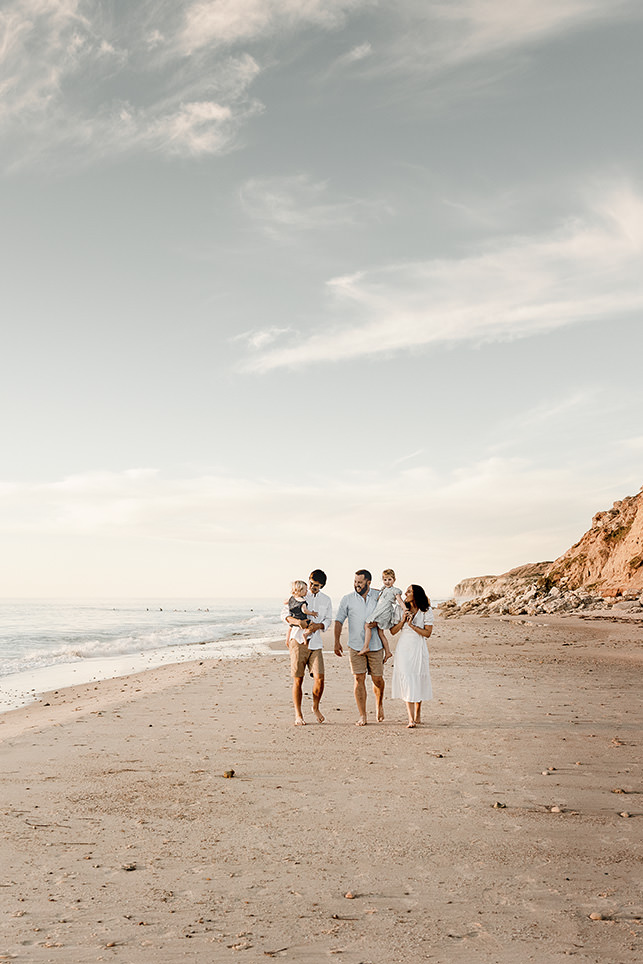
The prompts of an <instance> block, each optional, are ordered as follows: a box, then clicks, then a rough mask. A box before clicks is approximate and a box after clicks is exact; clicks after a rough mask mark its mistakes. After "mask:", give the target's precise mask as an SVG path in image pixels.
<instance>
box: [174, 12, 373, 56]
mask: <svg viewBox="0 0 643 964" xmlns="http://www.w3.org/2000/svg"><path fill="white" fill-rule="evenodd" d="M365 6H372V0H198V2H196V3H191V4H190V5H189V6H188V10H187V14H186V18H185V24H184V27H183V30H182V32H181V44H182V46H183V48H184V49H185V50H186V51H188V52H193V51H195V50H199V49H201V48H202V47H205V46H209V45H212V44H215V45H218V44H223V45H231V44H234V43H238V42H241V41H250V40H255V39H257V38H258V37H265V36H269V35H273V34H275V33H276V32H277V31H291V30H295V29H297V28H301V27H304V26H310V25H313V26H318V27H323V28H326V29H331V28H336V27H339V26H341V25H342V24H343V23H344V21H345V18H346V16H347V15H348V14H350V13H351V12H353V11H354V10H358V9H360V8H361V7H365Z"/></svg>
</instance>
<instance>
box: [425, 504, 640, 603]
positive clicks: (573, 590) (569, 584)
mask: <svg viewBox="0 0 643 964" xmlns="http://www.w3.org/2000/svg"><path fill="white" fill-rule="evenodd" d="M454 597H455V598H454V599H452V600H449V602H447V603H445V604H444V605H443V607H442V610H443V614H444V615H445V616H449V615H460V614H464V613H476V614H478V615H491V614H499V615H505V614H508V615H521V614H525V615H537V614H539V613H560V612H573V611H574V610H583V609H585V610H588V609H609V608H613V607H616V608H617V609H620V610H623V611H629V612H631V613H641V612H643V487H642V489H641V491H640V492H639V493H638V495H633V496H628V497H627V498H625V499H622V500H621V501H620V502H615V503H614V505H613V506H612V508H611V509H608V510H607V511H605V512H598V513H597V514H596V515H595V516H594V518H593V519H592V525H591V528H590V529H589V530H588V531H587V532H586V533H585V535H584V536H583V537H582V538H581V539H579V541H578V542H576V543H575V544H574V545H573V546H572V547H571V548H570V549H568V550H567V552H565V553H563V555H562V556H560V557H559V558H558V559H556V560H555V561H554V562H541V563H531V564H529V565H526V566H518V568H516V569H511V570H510V571H509V572H505V573H503V574H502V575H500V576H477V577H474V578H471V579H463V580H462V582H459V583H458V585H457V586H456V587H455V590H454Z"/></svg>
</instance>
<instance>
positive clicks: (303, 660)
mask: <svg viewBox="0 0 643 964" xmlns="http://www.w3.org/2000/svg"><path fill="white" fill-rule="evenodd" d="M288 648H289V650H290V675H291V676H292V677H293V679H295V678H297V679H301V678H302V677H303V676H305V675H306V669H309V670H310V672H311V673H312V674H313V676H323V675H324V654H323V652H322V650H321V649H308V647H307V646H306V644H305V643H298V642H297V640H296V639H291V640H290V642H289V643H288Z"/></svg>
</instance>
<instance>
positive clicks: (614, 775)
mask: <svg viewBox="0 0 643 964" xmlns="http://www.w3.org/2000/svg"><path fill="white" fill-rule="evenodd" d="M529 622H530V624H529V625H526V624H525V622H520V620H516V619H507V620H505V619H479V618H477V617H463V618H460V619H449V620H443V619H440V618H438V620H437V622H436V630H435V632H434V635H433V636H432V637H431V640H430V642H431V646H430V651H431V666H432V676H433V684H434V693H435V698H434V700H432V701H431V702H428V703H426V704H425V707H424V712H423V719H424V725H423V726H421V727H418V728H417V729H414V730H407V729H406V727H405V725H404V723H405V718H406V711H405V708H404V704H403V703H402V702H401V701H399V700H391V699H388V698H387V699H386V700H385V711H386V717H387V718H386V721H385V722H384V723H382V724H376V723H374V722H372V721H373V709H374V702H373V697H372V694H371V693H370V687H369V697H368V710H369V716H370V720H371V723H370V724H369V726H367V727H365V728H359V727H356V726H355V725H354V723H355V720H356V708H355V703H354V699H353V691H352V689H353V688H352V677H351V674H350V668H349V665H348V659H347V658H346V657H344V658H343V659H339V658H337V657H335V656H334V655H333V654H332V652H330V651H329V649H330V647H331V645H332V642H331V639H330V634H326V636H325V642H324V649H325V661H326V691H325V694H324V698H323V700H322V710H323V712H324V714H325V715H326V718H327V721H328V722H327V723H325V724H323V725H319V724H314V723H313V722H312V715H311V710H310V706H311V702H310V696H311V687H310V682H309V681H308V679H306V680H305V681H304V694H305V696H304V714H305V716H306V719H307V721H308V723H309V725H307V726H305V727H294V726H293V725H292V723H293V711H292V702H291V680H290V674H289V661H288V657H287V655H286V653H285V651H283V650H282V651H280V652H275V651H272V652H270V653H267V654H265V655H262V656H260V657H257V658H256V659H255V660H254V661H253V660H252V659H250V660H247V659H243V660H234V659H232V660H226V659H219V660H198V661H194V662H189V663H188V662H185V663H180V664H168V665H166V666H162V667H158V668H156V669H153V670H149V669H148V670H145V671H143V672H139V673H136V674H134V675H132V676H127V677H121V678H116V679H109V680H104V681H102V682H100V683H89V684H83V685H79V686H74V687H72V688H68V689H65V690H59V691H58V692H55V691H53V692H51V693H49V694H47V695H46V696H43V698H42V699H41V701H40V702H39V703H34V704H31V705H29V706H27V707H23V708H21V709H17V710H13V711H10V712H8V713H5V714H3V716H2V717H1V718H0V754H1V756H2V765H3V772H4V774H5V781H4V783H5V802H4V806H3V808H2V811H0V822H1V823H2V835H0V860H1V865H2V867H3V879H2V883H3V886H2V888H0V901H1V902H2V907H3V910H4V911H5V920H6V922H7V926H6V936H5V943H4V948H3V950H4V953H5V956H6V957H7V959H10V960H16V961H19V962H25V964H27V962H28V964H45V962H51V961H55V962H60V964H88V962H90V961H114V962H116V964H143V962H147V961H149V960H151V959H153V960H155V961H159V962H161V964H165V962H167V964H175V962H177V961H189V962H193V964H196V962H197V961H203V960H213V961H216V962H217V964H219V962H222V964H227V962H229V961H238V960H239V951H241V950H243V951H244V953H243V955H242V956H243V959H244V960H245V961H247V962H250V964H257V962H259V961H265V959H266V956H269V957H275V958H276V959H279V960H282V961H285V962H292V964H301V962H308V964H318V962H321V961H323V960H327V958H328V956H329V955H335V954H336V955H340V959H341V960H342V961H344V964H363V962H371V964H406V962H408V960H410V959H417V960H426V961H435V962H436V964H444V962H446V961H448V962H449V964H471V962H472V961H475V962H476V964H515V962H516V961H523V960H525V961H527V960H531V959H533V960H537V961H538V962H539V964H563V962H565V961H567V960H569V956H570V955H573V956H574V958H575V960H576V961H577V962H578V964H596V962H599V961H605V962H608V961H615V960H618V961H619V964H634V962H635V961H638V960H639V959H640V956H641V939H642V937H643V901H642V898H641V893H640V889H639V887H638V883H637V873H638V868H639V866H640V859H641V850H642V847H641V836H642V830H643V802H642V800H643V798H642V796H641V792H640V790H641V788H640V787H639V786H638V777H639V774H640V768H641V762H643V761H642V752H641V720H642V713H641V702H640V693H639V682H638V681H639V678H640V674H637V673H636V672H633V667H634V666H635V665H636V667H637V668H638V667H640V665H641V663H642V662H643V633H642V632H641V629H640V627H631V626H623V625H620V624H613V623H600V624H595V623H588V622H585V621H581V620H573V619H567V618H565V619H560V618H553V617H547V618H546V619H544V620H543V622H542V623H541V622H537V621H536V620H533V621H532V620H530V621H529ZM389 666H390V664H387V668H386V670H385V677H386V680H387V684H389V683H390V669H389V668H388V667H389ZM47 704H49V705H47ZM230 769H234V770H235V777H234V779H225V778H224V772H225V771H227V770H230ZM616 791H618V792H616ZM496 804H497V806H496ZM622 812H623V813H626V812H627V813H629V814H630V816H628V817H623V816H621V815H620V814H621V813H622ZM347 894H352V895H353V896H352V897H351V898H347V897H346V895H347ZM592 914H593V915H595V919H591V915H592ZM596 915H598V916H596Z"/></svg>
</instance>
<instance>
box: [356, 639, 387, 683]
mask: <svg viewBox="0 0 643 964" xmlns="http://www.w3.org/2000/svg"><path fill="white" fill-rule="evenodd" d="M348 653H349V657H350V661H351V671H352V673H353V676H361V675H362V673H368V674H369V675H370V676H384V650H383V649H375V650H369V651H368V653H364V654H363V655H362V654H361V653H360V652H359V651H358V650H357V649H351V647H350V646H349V647H348Z"/></svg>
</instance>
